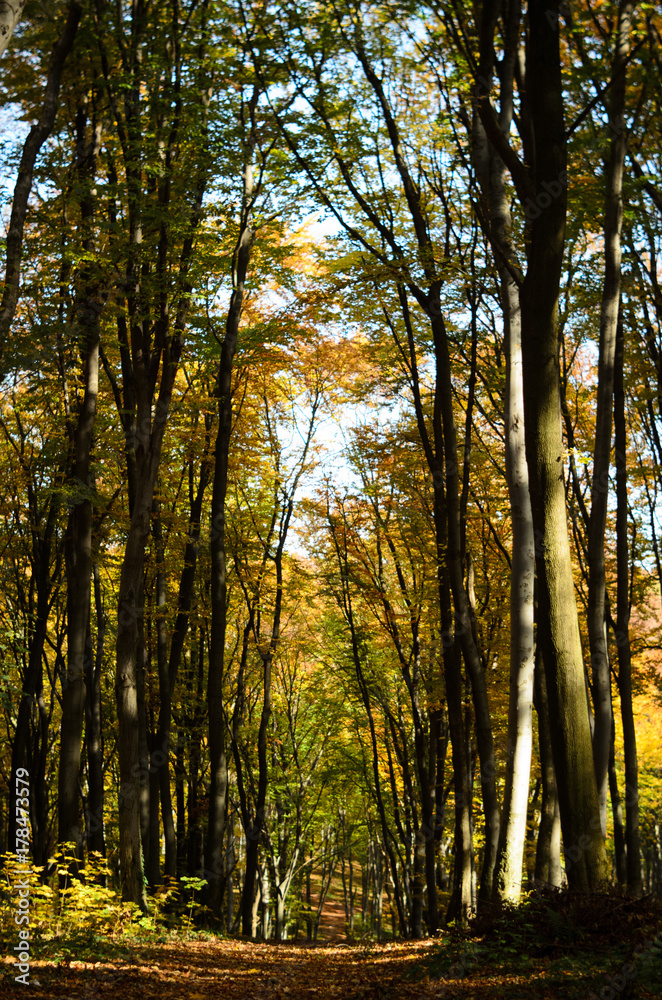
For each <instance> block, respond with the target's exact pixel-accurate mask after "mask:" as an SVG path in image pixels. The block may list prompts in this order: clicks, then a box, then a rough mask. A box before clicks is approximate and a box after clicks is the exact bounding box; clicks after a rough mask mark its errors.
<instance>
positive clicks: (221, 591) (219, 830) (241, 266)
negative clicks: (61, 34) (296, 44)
mask: <svg viewBox="0 0 662 1000" xmlns="http://www.w3.org/2000/svg"><path fill="white" fill-rule="evenodd" d="M253 101H254V102H256V101H257V90H255V91H254V93H253ZM253 110H254V109H253ZM251 113H252V112H251ZM253 145H254V140H251V141H250V142H249V143H248V146H247V158H246V163H245V166H244V178H243V197H242V213H241V219H240V225H239V238H238V240H237V245H236V247H235V252H234V258H233V261H232V296H231V299H230V306H229V309H228V315H227V321H226V327H225V337H224V339H223V346H222V348H221V360H220V364H219V369H218V386H217V390H216V394H217V396H218V431H217V434H216V448H215V464H214V480H213V489H212V502H211V638H210V647H209V678H208V685H207V706H208V718H209V767H210V786H209V816H208V822H207V849H206V867H207V871H208V872H209V873H210V874H209V890H208V897H209V906H210V908H211V909H212V911H213V912H214V913H215V914H217V915H218V913H219V912H220V908H221V904H222V901H223V878H224V875H225V861H224V857H223V837H224V834H225V813H226V807H227V789H228V763H227V752H226V745H225V726H226V722H225V713H224V711H223V679H224V674H225V637H226V630H227V561H228V560H227V551H226V541H225V496H226V493H227V488H228V459H229V453H230V436H231V434H232V365H233V361H234V356H235V352H236V350H237V341H238V338H239V323H240V320H241V315H242V311H243V303H244V284H245V281H246V273H247V271H248V264H249V261H250V254H251V247H252V244H253V239H254V236H253V231H252V226H251V213H252V208H253V200H254V196H255V193H254V190H253V165H252V162H251V160H252V153H253ZM247 849H248V845H247ZM253 877H254V874H253Z"/></svg>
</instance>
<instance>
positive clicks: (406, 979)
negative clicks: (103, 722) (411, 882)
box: [0, 939, 659, 1000]
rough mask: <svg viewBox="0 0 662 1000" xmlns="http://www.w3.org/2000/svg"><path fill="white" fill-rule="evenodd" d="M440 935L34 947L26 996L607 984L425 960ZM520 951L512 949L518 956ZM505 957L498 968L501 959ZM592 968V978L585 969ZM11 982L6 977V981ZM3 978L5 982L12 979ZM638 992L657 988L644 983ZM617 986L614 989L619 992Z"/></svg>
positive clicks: (538, 965) (542, 969)
mask: <svg viewBox="0 0 662 1000" xmlns="http://www.w3.org/2000/svg"><path fill="white" fill-rule="evenodd" d="M439 948H440V942H438V941H437V942H433V941H430V940H427V941H418V942H396V943H388V944H382V945H375V944H366V945H355V946H349V945H342V944H337V945H331V944H328V945H306V944H281V945H276V944H271V943H270V944H266V945H265V944H258V943H255V942H250V941H243V940H234V939H233V940H218V939H212V940H207V941H200V940H195V941H189V942H182V941H178V942H176V943H169V944H159V945H151V946H144V947H142V946H137V947H133V948H127V947H122V946H118V948H117V950H116V951H115V952H110V953H109V955H110V957H105V956H104V957H100V959H99V960H98V961H95V960H94V956H88V957H87V959H86V960H77V959H74V958H67V959H64V960H63V959H62V958H60V959H58V960H56V961H53V960H52V959H51V960H44V959H39V957H38V955H37V954H35V956H34V959H33V961H32V962H31V968H30V984H29V986H28V989H27V993H26V995H28V996H33V997H40V998H43V1000H99V998H100V1000H104V998H108V1000H111V998H112V1000H327V998H328V1000H433V998H434V1000H440V998H442V997H443V998H444V1000H495V998H503V1000H550V998H552V997H553V998H554V1000H586V997H588V996H590V995H591V992H592V990H595V989H596V988H597V990H598V991H599V989H600V988H601V987H602V986H604V985H605V984H606V983H607V979H606V978H605V971H606V970H605V964H604V961H603V960H601V959H599V958H598V960H597V963H596V964H595V965H594V963H593V962H590V963H589V965H594V967H593V969H592V970H591V969H590V967H589V966H587V965H586V964H582V963H580V964H578V965H576V966H570V965H569V964H568V962H567V961H564V962H563V968H561V967H559V964H558V956H557V961H556V962H555V961H554V960H552V959H551V958H540V959H538V960H536V961H535V962H532V963H530V964H529V966H528V968H527V969H526V971H525V972H524V971H523V969H522V968H521V967H519V968H517V969H514V968H512V967H509V966H508V963H504V962H503V961H495V958H494V956H493V955H492V956H488V955H483V956H482V957H481V958H480V959H479V960H478V961H475V960H474V961H468V962H466V961H465V962H456V963H454V964H452V965H451V967H450V968H448V966H447V965H446V968H445V971H444V972H442V971H441V969H440V968H439V967H438V966H437V968H436V970H435V972H434V973H433V974H432V975H431V976H428V975H426V974H425V968H426V966H427V967H429V966H428V963H429V961H430V960H431V959H432V957H433V955H434V954H435V950H436V953H437V955H439ZM520 957H521V956H520ZM11 962H12V959H11V958H9V957H5V959H4V962H3V963H2V965H0V970H1V971H0V996H3V997H4V996H17V995H18V994H19V992H20V991H21V990H25V986H20V985H17V984H15V983H14V982H13V975H14V972H13V969H12V967H11V964H10V963H11ZM504 965H505V967H504ZM594 976H597V978H594ZM10 984H11V985H10ZM12 987H13V988H12ZM636 995H637V996H638V997H640V998H641V1000H644V998H645V1000H649V998H652V997H657V996H659V994H658V993H657V992H653V993H650V992H648V991H647V990H646V989H644V990H642V991H641V992H638V993H637V994H636ZM624 996H625V993H623V994H622V997H621V1000H623V997H624Z"/></svg>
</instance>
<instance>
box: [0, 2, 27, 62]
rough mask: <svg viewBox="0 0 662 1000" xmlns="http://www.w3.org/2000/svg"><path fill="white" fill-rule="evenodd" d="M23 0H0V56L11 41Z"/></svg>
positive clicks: (20, 15)
mask: <svg viewBox="0 0 662 1000" xmlns="http://www.w3.org/2000/svg"><path fill="white" fill-rule="evenodd" d="M24 7H25V0H2V2H0V56H2V54H3V53H4V51H5V49H6V48H7V46H8V45H9V43H10V41H11V36H12V35H13V34H14V31H15V30H16V26H17V24H18V22H19V21H20V20H21V17H22V16H23V8H24Z"/></svg>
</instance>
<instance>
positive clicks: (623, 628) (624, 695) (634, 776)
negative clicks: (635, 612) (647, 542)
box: [614, 317, 643, 896]
mask: <svg viewBox="0 0 662 1000" xmlns="http://www.w3.org/2000/svg"><path fill="white" fill-rule="evenodd" d="M623 353H624V333H623V322H622V317H619V323H618V331H617V340H616V372H615V385H614V389H615V394H614V423H615V430H616V578H617V579H616V650H617V655H618V693H619V696H620V702H621V719H622V722H623V752H624V756H625V843H626V849H627V884H628V889H629V890H630V892H631V893H632V894H633V895H635V896H640V895H641V894H642V891H643V888H642V883H641V847H640V836H639V771H638V764H637V735H636V730H635V725H634V714H633V711H632V659H631V650H630V554H629V539H628V481H627V457H626V456H627V450H626V449H627V427H626V420H625V385H624V374H623V363H624V359H623Z"/></svg>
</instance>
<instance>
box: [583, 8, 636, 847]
mask: <svg viewBox="0 0 662 1000" xmlns="http://www.w3.org/2000/svg"><path fill="white" fill-rule="evenodd" d="M633 7H634V4H633V2H632V0H621V3H620V5H619V10H618V21H617V25H616V29H615V44H614V57H613V62H612V72H611V91H610V105H609V128H610V130H611V133H612V138H611V149H610V156H609V163H608V165H607V173H606V179H605V183H606V192H605V211H604V227H603V234H604V244H605V250H604V253H605V277H604V285H603V290H602V305H601V310H600V348H599V355H598V391H597V413H596V418H595V450H594V455H593V479H592V486H591V515H590V518H589V526H588V569H589V580H588V636H589V646H590V651H591V672H592V679H593V684H592V694H593V713H594V718H595V726H594V730H593V761H594V765H595V775H596V781H597V785H598V798H599V803H600V821H601V823H602V833H603V835H605V834H606V831H607V790H608V768H609V753H610V748H611V731H612V710H611V673H610V669H609V650H608V647H607V627H606V615H605V604H606V599H607V593H606V578H605V551H604V549H605V525H606V522H607V501H608V498H609V464H610V456H611V431H612V405H613V396H614V358H615V352H616V327H617V323H618V305H619V299H620V287H621V224H622V220H623V165H624V162H625V151H626V148H627V129H626V127H625V118H624V112H625V96H626V74H625V71H626V66H627V60H628V54H629V53H628V50H629V45H630V29H631V17H632V10H633Z"/></svg>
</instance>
